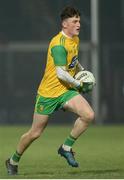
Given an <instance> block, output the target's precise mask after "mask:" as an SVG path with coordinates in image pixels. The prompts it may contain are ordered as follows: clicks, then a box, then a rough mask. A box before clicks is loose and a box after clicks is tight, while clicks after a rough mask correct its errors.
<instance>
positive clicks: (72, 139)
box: [64, 135, 77, 147]
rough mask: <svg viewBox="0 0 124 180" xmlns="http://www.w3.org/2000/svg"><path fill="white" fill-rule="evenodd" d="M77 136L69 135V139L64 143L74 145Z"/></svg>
mask: <svg viewBox="0 0 124 180" xmlns="http://www.w3.org/2000/svg"><path fill="white" fill-rule="evenodd" d="M76 139H77V138H74V137H73V136H72V135H69V136H68V137H67V139H66V140H65V142H64V145H67V146H70V147H72V145H73V144H74V143H75V141H76Z"/></svg>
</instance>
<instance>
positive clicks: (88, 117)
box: [81, 111, 95, 123]
mask: <svg viewBox="0 0 124 180" xmlns="http://www.w3.org/2000/svg"><path fill="white" fill-rule="evenodd" d="M81 118H82V119H83V120H84V121H85V122H87V123H90V122H92V121H93V120H94V119H95V113H94V111H88V112H85V114H84V115H82V117H81Z"/></svg>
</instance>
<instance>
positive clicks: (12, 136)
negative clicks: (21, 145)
mask: <svg viewBox="0 0 124 180" xmlns="http://www.w3.org/2000/svg"><path fill="white" fill-rule="evenodd" d="M70 129H71V127H70V126H48V127H47V129H46V130H45V132H44V133H43V135H42V136H41V138H39V139H38V140H37V141H35V142H34V143H33V144H32V145H31V146H30V148H29V149H27V151H26V152H25V153H24V155H23V157H22V159H21V161H20V166H19V175H18V176H8V175H7V172H6V169H5V165H4V164H5V163H4V161H5V160H6V159H7V158H8V157H9V156H10V155H11V154H12V153H13V152H14V151H15V148H16V144H17V142H18V139H19V137H20V135H21V134H23V133H24V132H25V131H27V130H28V127H27V126H25V127H22V126H13V127H12V126H10V127H9V126H2V127H0V178H1V179H2V178H3V179H4V178H5V179H9V178H15V179H18V178H19V179H24V178H26V179H28V178H30V179H31V178H32V179H33V178H34V179H69V178H70V179H106V178H107V179H121V178H124V126H90V127H89V129H88V130H87V131H86V132H85V134H84V135H82V136H81V137H80V138H79V139H78V140H77V142H76V143H75V145H74V151H76V159H77V161H78V162H79V163H80V167H79V168H72V167H70V166H68V164H67V162H66V161H65V159H63V158H61V157H60V156H59V155H58V154H57V149H58V147H59V146H60V145H61V143H63V141H64V139H65V137H66V136H67V135H68V134H69V132H70Z"/></svg>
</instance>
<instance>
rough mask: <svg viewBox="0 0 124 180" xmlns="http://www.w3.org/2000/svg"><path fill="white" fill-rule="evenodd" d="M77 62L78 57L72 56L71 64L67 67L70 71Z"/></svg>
mask: <svg viewBox="0 0 124 180" xmlns="http://www.w3.org/2000/svg"><path fill="white" fill-rule="evenodd" d="M77 61H78V57H77V56H74V57H73V58H72V60H71V63H70V64H69V65H68V68H69V69H71V68H74V67H75V65H76V64H77Z"/></svg>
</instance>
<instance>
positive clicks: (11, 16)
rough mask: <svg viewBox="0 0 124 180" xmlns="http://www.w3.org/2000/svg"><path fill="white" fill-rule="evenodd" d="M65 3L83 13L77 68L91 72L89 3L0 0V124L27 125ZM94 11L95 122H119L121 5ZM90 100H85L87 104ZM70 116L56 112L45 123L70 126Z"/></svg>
mask: <svg viewBox="0 0 124 180" xmlns="http://www.w3.org/2000/svg"><path fill="white" fill-rule="evenodd" d="M67 5H73V6H75V7H77V8H78V9H79V10H80V12H81V14H82V17H81V26H82V29H81V32H80V43H81V48H80V53H79V56H80V59H81V64H82V65H84V67H86V68H88V69H92V65H91V51H92V49H93V48H94V47H93V45H92V42H91V1H90V0H78V1H77V0H53V1H51V0H18V1H17V0H11V1H9V0H0V124H28V123H31V121H32V115H33V109H34V103H35V96H36V92H37V88H38V85H39V83H40V80H41V78H42V76H43V72H44V68H45V63H46V52H47V46H48V42H49V41H50V39H51V38H52V37H53V36H54V35H55V34H57V33H58V32H59V31H60V30H61V29H60V28H61V26H60V18H59V14H60V11H61V10H62V8H63V7H65V6H67ZM98 13H99V20H98V28H99V47H98V48H97V51H98V54H99V69H98V73H99V81H98V82H97V87H98V93H99V99H98V100H99V103H98V105H99V107H98V109H99V112H98V116H97V118H98V119H97V121H96V123H99V124H110V123H114V124H115V123H123V120H124V112H123V109H124V80H123V77H124V1H123V0H100V1H99V6H98ZM94 91H95V89H94ZM92 96H93V95H92V94H89V95H87V96H86V98H87V99H88V100H89V102H90V103H91V104H92V103H93V102H92ZM74 118H75V115H73V114H71V113H68V112H64V113H62V112H61V111H59V112H57V113H55V114H54V115H52V116H51V119H50V123H70V122H71V121H73V119H74Z"/></svg>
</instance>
